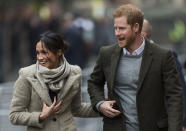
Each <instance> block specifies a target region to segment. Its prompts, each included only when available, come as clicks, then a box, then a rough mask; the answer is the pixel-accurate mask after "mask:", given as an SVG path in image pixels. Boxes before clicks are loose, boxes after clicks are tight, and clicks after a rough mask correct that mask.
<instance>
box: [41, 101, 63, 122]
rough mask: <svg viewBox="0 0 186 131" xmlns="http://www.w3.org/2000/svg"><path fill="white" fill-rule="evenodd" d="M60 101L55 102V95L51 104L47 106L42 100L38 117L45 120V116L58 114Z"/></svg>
mask: <svg viewBox="0 0 186 131" xmlns="http://www.w3.org/2000/svg"><path fill="white" fill-rule="evenodd" d="M61 104H62V101H60V102H59V103H56V97H54V102H53V103H52V105H51V106H47V105H46V104H45V103H44V102H43V109H42V112H41V114H40V116H39V119H40V120H41V121H43V120H45V119H46V118H49V117H51V116H53V115H55V114H58V113H59V111H60V107H61Z"/></svg>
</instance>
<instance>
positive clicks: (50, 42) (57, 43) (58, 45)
mask: <svg viewBox="0 0 186 131" xmlns="http://www.w3.org/2000/svg"><path fill="white" fill-rule="evenodd" d="M40 41H41V43H42V44H44V45H45V47H46V48H47V49H48V50H50V51H51V52H53V53H54V54H56V53H57V51H58V50H59V49H61V50H62V52H63V54H64V53H65V52H66V51H67V49H68V44H67V43H66V42H65V41H64V40H63V38H62V37H61V36H60V35H59V34H58V33H54V32H51V31H47V32H45V33H43V34H41V35H40Z"/></svg>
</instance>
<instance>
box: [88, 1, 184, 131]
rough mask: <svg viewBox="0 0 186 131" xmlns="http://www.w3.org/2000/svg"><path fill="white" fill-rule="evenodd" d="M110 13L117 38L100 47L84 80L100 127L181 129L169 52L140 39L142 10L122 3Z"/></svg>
mask: <svg viewBox="0 0 186 131" xmlns="http://www.w3.org/2000/svg"><path fill="white" fill-rule="evenodd" d="M113 16H114V29H115V36H116V39H117V42H118V43H117V44H114V45H110V46H105V47H102V48H101V49H100V52H99V56H98V58H97V62H96V65H95V67H94V70H93V72H92V73H91V75H90V79H89V80H88V92H89V95H90V99H91V103H92V105H93V108H94V110H95V111H97V112H99V113H101V114H102V115H103V122H104V125H103V130H104V131H160V130H162V131H181V129H182V115H183V96H182V88H181V83H180V80H179V73H178V71H177V69H176V63H175V60H174V57H173V54H172V52H171V51H169V50H166V49H163V48H160V47H159V46H158V45H156V44H151V43H150V42H149V41H147V40H146V39H144V37H143V36H142V35H141V30H142V26H143V18H144V15H143V12H142V11H141V10H140V9H139V8H137V7H136V6H134V5H131V4H126V5H122V6H120V7H119V8H117V9H116V10H115V12H114V13H113ZM105 83H107V88H108V99H109V100H107V101H105V97H104V85H105Z"/></svg>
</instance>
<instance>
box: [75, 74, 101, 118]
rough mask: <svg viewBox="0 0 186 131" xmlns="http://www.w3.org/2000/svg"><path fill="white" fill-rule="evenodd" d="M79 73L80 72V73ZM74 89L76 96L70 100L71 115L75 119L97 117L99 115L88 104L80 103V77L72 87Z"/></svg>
mask: <svg viewBox="0 0 186 131" xmlns="http://www.w3.org/2000/svg"><path fill="white" fill-rule="evenodd" d="M79 73H81V70H80V72H79ZM73 86H74V88H76V89H77V90H78V91H77V94H76V95H75V96H74V97H73V100H72V113H73V115H74V116H75V117H99V114H98V113H96V112H95V111H94V110H93V109H92V106H91V104H90V103H82V102H81V101H82V99H81V77H79V79H78V80H77V81H76V82H75V84H74V85H73Z"/></svg>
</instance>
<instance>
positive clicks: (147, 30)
mask: <svg viewBox="0 0 186 131" xmlns="http://www.w3.org/2000/svg"><path fill="white" fill-rule="evenodd" d="M141 34H142V35H143V36H144V37H145V38H146V39H148V40H149V41H150V42H151V43H154V41H153V40H152V38H151V36H152V25H151V24H150V22H149V21H148V20H147V19H144V20H143V27H142V31H141ZM172 53H173V55H174V58H175V61H176V66H177V69H178V72H179V76H180V80H181V84H182V88H183V96H184V97H183V98H184V111H183V114H184V115H183V128H182V131H186V96H185V95H186V82H185V79H184V75H183V72H182V66H181V63H180V61H179V59H178V57H177V54H176V52H174V51H172Z"/></svg>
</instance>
